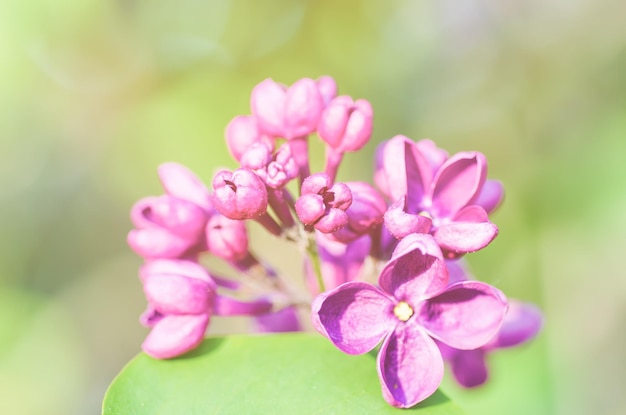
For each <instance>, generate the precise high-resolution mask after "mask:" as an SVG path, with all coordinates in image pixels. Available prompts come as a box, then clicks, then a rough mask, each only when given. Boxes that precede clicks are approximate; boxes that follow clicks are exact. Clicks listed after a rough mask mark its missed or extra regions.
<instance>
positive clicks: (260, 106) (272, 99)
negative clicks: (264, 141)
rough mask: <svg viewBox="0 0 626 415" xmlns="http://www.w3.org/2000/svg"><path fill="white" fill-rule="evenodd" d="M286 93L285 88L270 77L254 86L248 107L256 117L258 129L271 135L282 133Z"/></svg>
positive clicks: (278, 135) (275, 135)
mask: <svg viewBox="0 0 626 415" xmlns="http://www.w3.org/2000/svg"><path fill="white" fill-rule="evenodd" d="M286 95H287V90H286V88H285V87H284V86H283V85H280V84H278V83H276V82H274V81H273V80H272V79H266V80H264V81H263V82H261V83H260V84H258V85H257V86H255V87H254V89H253V90H252V95H251V97H250V107H251V108H252V113H253V114H254V115H255V116H256V118H257V123H258V124H257V125H258V127H259V130H261V131H262V132H264V133H266V134H268V135H271V136H273V137H280V136H282V135H283V131H284V127H285V102H286Z"/></svg>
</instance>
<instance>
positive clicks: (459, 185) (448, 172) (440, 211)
mask: <svg viewBox="0 0 626 415" xmlns="http://www.w3.org/2000/svg"><path fill="white" fill-rule="evenodd" d="M486 175H487V160H486V158H485V156H484V155H483V154H481V153H478V152H461V153H457V154H455V155H453V156H452V157H450V158H449V159H448V160H447V161H446V162H445V163H444V164H443V166H441V169H440V170H439V171H438V172H437V176H436V177H435V179H434V180H433V188H432V200H433V211H434V213H435V214H436V215H437V216H439V217H451V216H454V214H456V212H458V211H459V210H461V209H462V208H463V207H465V206H467V205H468V204H470V202H472V200H473V199H474V198H475V197H476V196H477V195H478V193H479V192H480V190H481V188H482V186H483V184H484V183H485V178H486Z"/></svg>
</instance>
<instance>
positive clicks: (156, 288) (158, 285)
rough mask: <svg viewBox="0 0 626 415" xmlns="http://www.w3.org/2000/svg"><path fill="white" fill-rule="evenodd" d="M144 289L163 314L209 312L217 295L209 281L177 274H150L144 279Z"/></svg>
mask: <svg viewBox="0 0 626 415" xmlns="http://www.w3.org/2000/svg"><path fill="white" fill-rule="evenodd" d="M143 290H144V292H145V294H146V298H147V299H148V302H150V304H152V305H153V306H154V308H155V309H156V310H157V311H159V312H160V313H162V314H201V313H208V312H209V311H210V309H211V303H212V300H213V297H214V295H215V293H214V291H213V289H212V287H211V286H210V285H209V283H207V282H205V281H201V280H199V279H196V278H188V277H185V276H182V275H176V274H149V275H147V276H146V277H145V278H144V279H143Z"/></svg>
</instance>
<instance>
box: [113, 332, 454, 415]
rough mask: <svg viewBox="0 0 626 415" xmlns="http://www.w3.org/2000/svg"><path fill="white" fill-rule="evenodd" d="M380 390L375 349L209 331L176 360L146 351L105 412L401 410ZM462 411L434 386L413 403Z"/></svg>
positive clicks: (116, 384)
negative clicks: (348, 349)
mask: <svg viewBox="0 0 626 415" xmlns="http://www.w3.org/2000/svg"><path fill="white" fill-rule="evenodd" d="M406 411H407V410H402V409H397V408H393V407H391V406H389V405H388V404H387V403H386V402H385V401H384V400H383V397H382V395H381V390H380V384H379V382H378V376H377V374H376V359H375V358H374V356H373V355H372V354H366V355H362V356H350V355H346V354H344V353H342V352H340V351H339V350H337V349H336V348H335V347H334V346H333V345H332V344H331V343H330V342H329V341H328V340H327V339H325V338H323V337H321V336H319V335H315V334H305V333H294V334H272V335H256V336H243V335H240V336H228V337H216V338H209V339H207V340H205V341H204V343H203V344H202V345H201V346H200V347H199V348H198V349H196V350H194V351H193V352H190V353H188V354H186V355H184V356H182V357H180V358H176V359H171V360H156V359H153V358H151V357H149V356H147V355H146V354H143V353H142V354H140V355H138V356H137V357H136V358H135V359H133V360H132V361H131V362H130V363H129V364H128V365H127V366H126V367H125V368H124V369H123V370H122V372H121V373H120V374H119V375H118V376H117V378H116V379H115V380H114V381H113V383H112V384H111V386H110V387H109V390H108V391H107V393H106V396H105V398H104V404H103V414H104V415H122V414H123V415H143V414H146V415H148V414H149V415H155V414H159V415H166V414H172V415H180V414H185V415H194V414H202V415H207V414H320V415H321V414H348V415H349V414H359V415H361V414H372V413H376V414H399V413H401V412H406ZM408 411H409V412H416V413H419V414H421V415H457V414H462V411H460V409H459V408H458V407H457V406H456V405H454V404H453V403H452V402H451V401H450V400H449V399H448V398H447V397H446V396H445V395H443V394H442V393H441V392H439V391H437V392H436V393H435V394H434V395H433V396H431V397H430V398H428V399H427V400H426V401H424V402H422V403H420V404H419V405H417V406H416V407H414V408H412V409H409V410H408Z"/></svg>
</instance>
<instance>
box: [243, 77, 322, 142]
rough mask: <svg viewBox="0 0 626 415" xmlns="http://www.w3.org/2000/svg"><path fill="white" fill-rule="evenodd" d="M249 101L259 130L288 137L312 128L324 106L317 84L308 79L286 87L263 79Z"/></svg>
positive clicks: (290, 137) (289, 138) (288, 138)
mask: <svg viewBox="0 0 626 415" xmlns="http://www.w3.org/2000/svg"><path fill="white" fill-rule="evenodd" d="M250 104H251V108H252V113H253V114H254V115H255V116H256V118H257V121H258V126H259V129H260V131H261V132H263V133H265V134H267V135H269V136H272V137H283V138H285V139H287V140H291V139H293V138H296V137H302V136H306V135H308V134H311V133H312V132H313V131H315V129H316V128H317V123H318V121H319V118H320V114H321V112H322V109H323V108H324V102H323V98H322V95H321V94H320V91H319V89H318V86H317V83H316V82H315V81H314V80H312V79H309V78H303V79H300V80H299V81H297V82H295V83H294V84H293V85H292V86H291V87H289V88H287V87H286V86H284V85H281V84H278V83H276V82H274V81H273V80H271V79H266V80H264V81H263V82H261V83H260V84H258V85H257V86H255V87H254V89H253V90H252V96H251V102H250Z"/></svg>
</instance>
